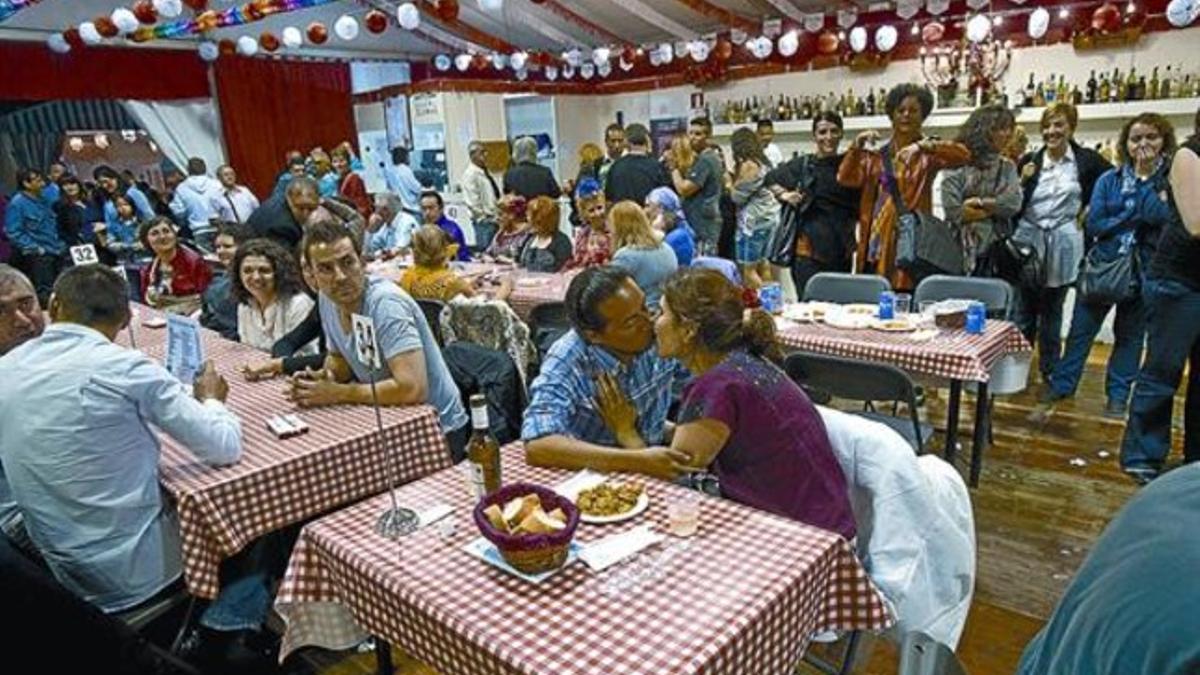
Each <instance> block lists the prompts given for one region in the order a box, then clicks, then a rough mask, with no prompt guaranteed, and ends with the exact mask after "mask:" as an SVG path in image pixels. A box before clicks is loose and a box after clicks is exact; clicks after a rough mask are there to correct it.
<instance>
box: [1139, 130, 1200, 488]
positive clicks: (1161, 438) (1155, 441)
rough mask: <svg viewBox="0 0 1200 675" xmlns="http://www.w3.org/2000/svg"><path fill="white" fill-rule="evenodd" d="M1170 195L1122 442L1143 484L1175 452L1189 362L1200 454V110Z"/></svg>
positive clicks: (1187, 448)
mask: <svg viewBox="0 0 1200 675" xmlns="http://www.w3.org/2000/svg"><path fill="white" fill-rule="evenodd" d="M1167 193H1168V194H1167V196H1168V198H1169V200H1170V205H1171V211H1172V214H1171V215H1172V218H1171V221H1170V222H1169V223H1168V224H1167V226H1166V229H1164V230H1163V233H1162V238H1161V239H1159V242H1158V250H1157V251H1156V252H1155V257H1154V260H1153V261H1152V262H1151V264H1150V271H1149V273H1148V274H1147V279H1146V282H1145V286H1144V287H1143V289H1142V297H1143V300H1144V302H1145V303H1146V305H1147V311H1148V315H1149V316H1148V322H1147V329H1146V333H1147V336H1148V341H1147V346H1146V360H1145V361H1144V362H1143V363H1142V370H1141V372H1140V373H1138V378H1137V383H1136V384H1135V385H1134V389H1133V401H1132V403H1131V404H1130V407H1129V422H1128V424H1126V426H1125V438H1124V440H1122V442H1121V468H1122V469H1124V470H1125V473H1128V474H1129V475H1130V476H1132V477H1133V478H1134V480H1136V481H1138V482H1139V483H1145V482H1147V481H1149V480H1151V479H1153V478H1154V477H1155V476H1157V475H1158V473H1159V471H1161V470H1162V467H1163V463H1164V462H1165V461H1166V459H1167V455H1168V454H1170V451H1171V413H1172V407H1173V406H1172V404H1173V402H1174V399H1175V390H1176V389H1177V388H1178V387H1179V380H1180V379H1182V378H1183V368H1184V365H1185V364H1187V365H1188V386H1187V399H1186V401H1185V403H1184V416H1183V420H1184V431H1183V460H1184V462H1195V461H1197V460H1200V110H1198V111H1197V112H1196V129H1195V133H1194V134H1193V135H1192V137H1191V138H1189V139H1188V141H1187V142H1186V143H1184V144H1183V145H1182V146H1181V147H1180V148H1179V150H1178V152H1176V153H1175V158H1174V160H1173V161H1172V162H1171V174H1170V182H1169V188H1168V190H1167Z"/></svg>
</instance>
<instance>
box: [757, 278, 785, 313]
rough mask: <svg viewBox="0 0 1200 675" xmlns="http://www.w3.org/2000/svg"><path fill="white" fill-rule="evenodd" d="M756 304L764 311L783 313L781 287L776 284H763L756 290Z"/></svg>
mask: <svg viewBox="0 0 1200 675" xmlns="http://www.w3.org/2000/svg"><path fill="white" fill-rule="evenodd" d="M758 302H759V303H760V304H761V305H762V308H763V309H764V310H765V311H767V312H770V313H771V314H779V313H780V312H782V311H783V286H782V285H780V284H778V283H769V284H763V286H762V288H760V289H758Z"/></svg>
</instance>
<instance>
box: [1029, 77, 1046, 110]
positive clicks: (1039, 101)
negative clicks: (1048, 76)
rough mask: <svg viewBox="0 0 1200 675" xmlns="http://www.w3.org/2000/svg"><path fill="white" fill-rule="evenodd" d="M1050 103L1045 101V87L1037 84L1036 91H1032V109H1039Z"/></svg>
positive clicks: (1039, 83)
mask: <svg viewBox="0 0 1200 675" xmlns="http://www.w3.org/2000/svg"><path fill="white" fill-rule="evenodd" d="M1047 103H1050V101H1047V100H1046V87H1045V85H1043V84H1042V83H1041V82H1038V83H1037V89H1034V90H1033V107H1035V108H1040V107H1042V106H1044V105H1046V104H1047Z"/></svg>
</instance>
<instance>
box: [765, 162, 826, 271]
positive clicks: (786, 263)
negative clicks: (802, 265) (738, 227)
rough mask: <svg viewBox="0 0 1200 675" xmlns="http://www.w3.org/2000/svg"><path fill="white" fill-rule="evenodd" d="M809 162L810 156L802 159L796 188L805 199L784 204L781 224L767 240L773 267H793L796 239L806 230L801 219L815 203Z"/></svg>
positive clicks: (768, 253) (780, 215)
mask: <svg viewBox="0 0 1200 675" xmlns="http://www.w3.org/2000/svg"><path fill="white" fill-rule="evenodd" d="M809 162H810V156H809V155H804V156H803V157H801V158H800V171H799V175H798V176H797V179H796V188H797V189H799V190H801V191H802V193H803V195H804V199H803V200H802V201H801V202H800V203H799V204H795V205H792V204H788V203H786V202H784V204H783V208H781V209H780V210H779V224H778V225H776V226H775V229H773V230H771V237H770V238H769V239H767V262H769V263H771V264H772V265H778V266H779V267H791V265H792V262H794V261H795V259H796V238H797V237H799V236H800V232H801V231H803V229H804V223H803V222H801V217H802V216H803V215H804V212H805V211H807V210H808V207H809V206H811V205H812V201H813V194H812V188H813V183H814V182H815V180H814V177H813V175H812V171H811V170H810V167H809Z"/></svg>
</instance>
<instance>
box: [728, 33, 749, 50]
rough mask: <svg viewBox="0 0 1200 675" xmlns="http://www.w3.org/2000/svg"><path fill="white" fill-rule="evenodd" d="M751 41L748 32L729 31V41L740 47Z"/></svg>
mask: <svg viewBox="0 0 1200 675" xmlns="http://www.w3.org/2000/svg"><path fill="white" fill-rule="evenodd" d="M749 39H750V36H749V35H747V34H746V31H744V30H742V29H740V28H731V29H730V30H729V41H730V42H732V43H733V44H735V45H738V46H739V47H740V46H742V45H744V44H746V41H747V40H749Z"/></svg>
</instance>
